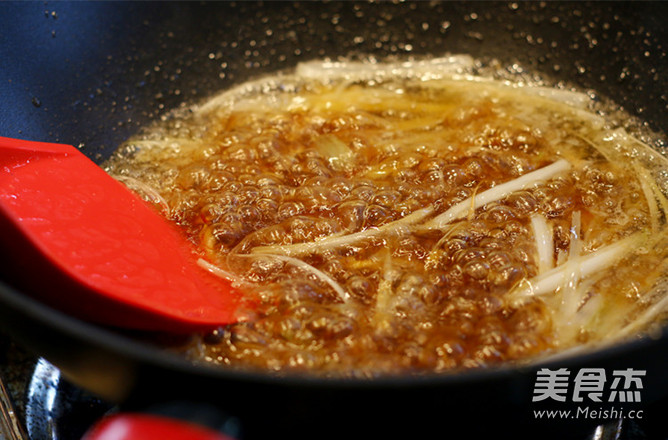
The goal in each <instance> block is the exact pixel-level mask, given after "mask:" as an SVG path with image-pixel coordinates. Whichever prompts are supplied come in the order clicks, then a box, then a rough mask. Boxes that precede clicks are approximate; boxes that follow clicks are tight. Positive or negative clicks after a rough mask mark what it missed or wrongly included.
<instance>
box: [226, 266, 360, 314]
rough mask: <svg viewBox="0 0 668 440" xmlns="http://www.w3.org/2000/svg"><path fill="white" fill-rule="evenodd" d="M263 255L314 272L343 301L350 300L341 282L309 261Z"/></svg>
mask: <svg viewBox="0 0 668 440" xmlns="http://www.w3.org/2000/svg"><path fill="white" fill-rule="evenodd" d="M262 255H263V256H267V257H271V258H275V259H277V260H279V261H283V262H285V263H287V264H291V265H293V266H295V267H298V268H300V269H302V270H305V271H307V272H309V273H311V274H313V275H314V276H315V277H316V278H317V279H319V280H320V281H322V282H324V283H325V284H327V285H329V286H330V287H331V288H332V289H333V290H334V291H335V292H336V294H337V295H338V296H339V298H340V299H341V300H342V301H343V302H347V301H349V300H350V294H349V293H348V292H346V291H345V290H344V289H343V288H342V287H341V285H340V284H339V283H337V282H336V281H334V279H332V277H330V276H329V275H327V274H326V273H324V272H323V271H321V270H318V269H316V268H315V267H313V266H311V265H310V264H308V263H306V262H304V261H302V260H298V259H297V258H292V257H287V256H285V255H274V254H262ZM235 256H236V257H249V258H257V257H254V256H252V255H244V254H239V255H235Z"/></svg>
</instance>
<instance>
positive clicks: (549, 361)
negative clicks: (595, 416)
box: [0, 281, 668, 389]
mask: <svg viewBox="0 0 668 440" xmlns="http://www.w3.org/2000/svg"><path fill="white" fill-rule="evenodd" d="M0 301H1V302H2V303H4V304H7V305H10V306H12V307H13V308H15V309H18V310H21V312H22V313H23V314H24V315H25V317H26V318H28V319H31V320H37V321H39V322H41V323H42V324H45V325H47V326H48V327H50V328H52V329H54V330H57V331H59V332H61V333H63V334H66V335H68V336H69V337H72V338H74V339H81V340H82V341H85V342H88V343H91V344H92V345H94V346H96V347H100V348H102V349H104V350H106V351H109V352H111V353H114V354H117V355H123V356H126V357H128V358H129V359H130V360H132V361H135V362H142V363H146V364H148V365H152V366H156V367H160V368H166V369H169V370H172V371H176V372H179V373H185V374H189V375H196V376H203V377H207V378H211V379H216V380H234V381H247V382H255V383H265V384H271V385H281V386H304V385H308V386H317V387H323V388H329V387H336V388H359V389H370V388H387V387H391V388H403V387H419V386H434V385H439V386H444V385H448V384H452V385H454V384H457V385H463V384H466V383H472V382H476V383H479V382H490V381H495V380H499V379H503V378H508V377H512V376H515V375H527V374H531V373H533V372H535V371H537V370H538V369H540V368H569V367H572V366H576V365H596V364H597V363H600V362H604V361H605V360H608V359H612V358H618V357H621V356H624V355H629V354H631V353H633V352H635V351H641V350H643V349H645V348H647V347H650V346H654V345H661V344H664V345H666V346H667V347H668V324H663V325H662V326H661V329H660V334H658V332H657V334H656V335H648V334H643V335H640V336H638V337H636V338H633V339H629V340H625V341H621V342H617V343H614V344H611V345H608V346H603V347H600V348H594V349H592V350H588V351H586V352H584V353H571V354H565V355H563V356H561V355H559V353H557V355H556V356H554V357H544V358H538V359H535V360H532V361H530V362H527V363H521V364H517V363H502V364H500V365H497V366H489V367H484V368H476V369H461V370H453V371H448V372H429V373H424V374H418V375H415V374H406V375H387V376H379V377H373V378H349V377H328V376H321V375H316V374H313V375H312V374H303V373H301V372H299V373H282V374H272V373H271V372H262V371H260V370H255V369H249V370H247V371H244V370H241V369H237V368H234V369H232V368H224V367H221V366H218V365H211V364H200V363H196V362H192V361H189V360H188V359H186V358H185V357H184V356H179V355H178V354H176V353H169V352H168V351H167V350H165V349H161V348H160V347H157V346H155V345H152V344H148V343H144V342H141V341H138V340H135V339H133V338H131V337H129V336H125V335H122V334H120V333H118V332H116V331H114V330H113V329H112V328H106V327H103V326H100V325H97V324H94V323H91V322H87V321H83V320H81V319H79V318H76V317H74V316H71V315H68V314H66V313H64V312H61V311H59V310H57V309H54V308H52V307H50V306H48V305H46V304H43V303H41V302H39V301H38V300H36V299H34V298H32V297H30V296H28V295H26V294H24V293H22V292H20V291H19V290H18V289H17V288H15V287H13V286H10V285H8V284H6V283H5V282H4V281H0ZM0 326H3V327H5V326H4V325H3V324H1V323H0ZM6 331H7V333H8V335H10V336H11V337H12V338H15V337H16V335H15V334H13V333H12V330H11V329H7V330H6ZM37 355H40V354H39V353H37ZM47 360H48V358H47ZM56 367H58V365H56Z"/></svg>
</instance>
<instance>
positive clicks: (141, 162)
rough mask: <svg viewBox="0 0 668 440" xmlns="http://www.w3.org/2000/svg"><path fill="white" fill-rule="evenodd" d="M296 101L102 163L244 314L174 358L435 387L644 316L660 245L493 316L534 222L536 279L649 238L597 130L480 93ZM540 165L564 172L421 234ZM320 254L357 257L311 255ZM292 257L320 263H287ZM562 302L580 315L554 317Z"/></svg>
mask: <svg viewBox="0 0 668 440" xmlns="http://www.w3.org/2000/svg"><path fill="white" fill-rule="evenodd" d="M296 84H297V85H296V86H294V87H286V88H285V90H281V88H280V87H276V88H275V90H270V91H269V92H267V91H266V90H265V91H263V92H261V93H251V94H250V95H248V96H241V97H239V98H235V99H232V100H231V101H230V102H229V103H228V104H227V105H219V106H217V107H215V108H214V109H213V110H211V109H207V110H206V111H203V110H201V111H200V110H197V109H195V111H194V113H193V114H192V115H188V116H185V117H180V118H177V119H176V120H171V121H168V122H166V123H162V124H160V125H158V126H157V127H156V128H153V129H152V130H151V131H150V132H149V133H148V134H147V135H145V136H144V137H143V138H140V139H135V140H131V141H129V142H128V143H127V145H126V147H125V148H124V149H121V150H120V152H119V154H118V155H117V156H116V157H114V158H113V159H112V160H111V161H110V163H109V168H108V169H109V171H110V172H111V173H113V174H116V175H119V176H126V177H130V178H131V179H136V181H139V182H142V183H141V184H138V185H136V186H135V189H138V190H139V191H140V192H141V190H142V188H144V190H146V188H150V189H151V191H155V192H157V194H159V197H156V196H155V195H154V196H153V197H148V198H150V199H151V200H153V201H154V202H156V200H160V202H161V203H159V205H160V204H162V205H163V208H165V206H164V205H167V207H168V215H169V218H171V219H172V220H173V221H174V222H176V223H178V224H179V225H181V226H182V227H183V229H184V230H185V231H186V232H187V234H188V236H189V237H190V238H191V239H192V240H193V241H194V242H196V243H197V244H198V245H199V246H200V248H201V249H202V257H203V259H205V260H206V261H208V262H209V263H210V264H212V265H215V266H216V267H219V268H222V269H223V270H225V271H226V272H225V273H228V274H230V276H231V277H232V278H233V279H234V281H235V282H237V283H239V285H240V286H241V288H242V289H243V290H244V291H245V292H246V293H247V295H248V296H249V298H250V297H252V298H259V299H260V301H261V306H260V308H259V309H257V310H248V311H246V315H245V316H244V322H240V323H239V324H235V325H230V326H227V327H222V328H220V329H217V330H216V331H214V332H213V333H211V334H208V335H203V336H196V337H195V338H194V340H193V342H192V344H190V345H189V346H188V347H185V348H184V351H185V352H186V354H187V355H188V356H190V357H191V358H193V359H195V360H198V361H205V362H211V363H216V364H222V365H227V366H232V367H243V368H260V369H265V370H267V369H268V370H271V371H302V370H308V371H313V372H318V373H323V374H330V375H344V376H359V377H369V376H375V375H381V374H395V373H421V372H434V371H436V372H438V371H446V370H451V369H454V368H471V367H480V366H488V365H495V364H499V363H501V362H506V361H517V360H527V359H532V358H534V357H536V356H538V355H541V354H544V353H549V352H552V351H556V350H561V349H565V348H568V347H571V346H574V345H576V344H583V343H589V342H596V341H599V340H604V339H605V338H606V337H607V334H608V333H609V332H610V331H611V329H613V330H614V329H623V328H624V327H625V326H626V325H628V323H629V321H630V319H631V318H633V316H635V315H639V314H640V313H641V312H642V310H643V309H644V308H647V307H649V304H651V301H650V299H649V298H650V296H649V294H648V293H647V292H650V290H651V289H652V287H653V286H654V283H655V281H656V280H657V279H659V277H660V276H662V270H663V269H662V268H663V266H664V262H665V240H664V239H662V240H663V243H664V247H663V248H661V246H657V245H656V240H654V241H652V242H651V243H650V242H649V241H647V240H646V239H643V240H644V241H642V244H641V245H639V246H636V247H634V248H631V249H629V250H628V251H627V252H626V256H625V257H624V258H622V259H620V262H615V264H611V265H608V266H606V267H605V268H601V269H600V270H597V271H596V273H595V274H594V275H592V276H590V277H583V278H582V279H577V280H575V282H574V283H571V285H570V287H569V286H568V285H567V284H568V283H567V280H566V278H567V276H566V275H565V276H564V279H565V281H564V283H563V287H559V288H557V289H556V290H555V292H552V293H549V294H546V295H532V296H530V297H528V299H527V298H525V300H523V301H521V302H520V303H517V302H513V301H511V298H512V292H515V291H516V290H517V289H518V286H522V285H523V284H524V283H526V282H528V281H530V280H533V279H535V278H536V277H537V276H538V275H539V272H540V267H539V261H538V256H537V241H536V240H537V239H536V233H535V231H534V230H533V229H532V224H531V218H532V216H539V217H540V218H541V219H543V220H544V221H545V223H546V224H547V225H548V227H549V230H550V231H551V234H550V240H551V241H552V247H551V248H550V252H551V255H550V257H551V258H550V259H551V260H552V261H553V266H558V265H563V264H567V263H568V261H569V253H570V257H574V255H573V254H574V253H580V254H583V255H586V254H591V253H593V252H595V251H596V250H598V249H601V248H602V247H604V246H605V245H608V244H611V243H614V242H617V241H619V240H621V239H623V238H625V237H629V236H631V235H633V234H635V233H638V232H642V231H647V230H651V228H652V227H653V225H654V228H656V225H655V224H654V223H656V222H654V223H653V220H652V217H651V215H650V214H651V213H650V201H649V200H648V199H647V197H645V195H644V194H646V192H643V187H642V182H641V181H640V180H639V179H638V176H637V173H636V172H634V168H633V167H632V166H631V165H630V164H629V163H624V162H623V161H615V160H609V159H610V158H611V157H621V156H624V155H625V153H624V151H623V149H622V150H620V149H619V148H617V149H615V148H609V149H608V150H609V152H608V150H605V149H599V148H598V146H597V145H595V144H605V139H609V137H610V133H611V132H612V131H611V128H609V127H607V126H605V124H601V123H600V122H599V121H597V120H595V119H594V118H593V117H592V118H587V117H584V116H583V113H584V112H583V111H582V110H579V109H574V110H572V111H571V110H568V108H567V106H566V105H563V104H560V105H555V104H554V103H553V102H551V101H549V100H547V99H543V98H536V97H534V96H531V95H528V94H525V93H523V92H522V91H520V90H515V89H512V88H508V87H502V86H499V85H494V84H489V83H485V84H482V83H481V84H476V83H475V82H471V81H464V80H462V81H452V80H446V81H444V80H433V81H411V80H406V79H401V80H395V79H384V80H382V81H335V80H333V81H325V82H318V81H301V82H300V81H298V82H297V83H296ZM606 136H608V137H607V138H606ZM606 156H607V157H606ZM624 157H626V156H624ZM558 159H565V160H567V161H568V163H569V164H570V168H569V170H567V171H565V172H561V173H558V174H557V175H555V176H552V177H551V178H549V179H545V180H541V181H537V182H534V183H532V184H531V185H529V186H528V187H527V188H525V189H522V190H518V191H512V192H511V193H510V194H507V195H505V196H503V197H501V198H500V199H498V200H495V201H492V202H489V203H486V204H484V205H483V206H481V207H479V208H477V209H473V208H472V209H469V210H468V213H466V215H465V216H464V217H462V218H459V219H457V220H455V221H453V222H451V223H449V224H447V225H445V226H439V227H433V225H432V227H429V226H428V225H429V219H431V218H434V217H435V216H438V215H439V214H441V213H443V212H445V211H447V210H448V209H449V208H451V207H452V206H454V205H455V204H457V203H459V202H462V201H465V200H469V199H470V198H472V197H475V196H476V195H478V194H482V193H483V192H485V191H486V190H488V189H490V188H493V187H497V186H498V185H500V184H502V183H504V182H509V181H513V180H514V179H517V178H519V177H521V176H523V175H526V174H528V173H530V172H532V171H535V170H539V169H542V168H544V167H546V166H548V165H550V164H552V163H554V162H555V161H556V160H558ZM144 194H145V195H146V191H144ZM657 197H658V196H657ZM424 208H429V209H430V211H429V212H427V213H426V214H425V216H424V218H422V219H419V220H418V221H415V222H412V221H406V222H405V223H402V219H406V218H407V216H409V215H411V214H415V213H418V212H421V211H420V210H423V209H424ZM576 218H577V219H578V221H579V228H575V227H574V221H575V220H574V219H576ZM409 220H410V219H409ZM664 220H665V218H664ZM395 222H396V223H395ZM395 225H396V227H395ZM660 227H661V229H660V230H659V231H658V236H659V237H664V238H665V233H664V230H663V226H660ZM384 228H385V229H384ZM364 231H380V233H373V234H370V235H369V236H367V237H363V236H360V235H361V234H362V233H363V232H364ZM655 233H657V231H655ZM355 234H357V235H355ZM655 235H656V234H655ZM336 237H355V238H354V239H350V240H351V241H350V242H347V243H346V242H345V241H344V244H336V245H334V244H332V245H331V246H330V245H328V244H327V243H330V242H331V243H335V242H334V241H331V239H332V238H336ZM327 240H330V241H327ZM310 243H320V245H319V246H320V247H317V248H309V247H308V246H306V247H303V248H300V247H299V246H298V245H299V244H310ZM323 243H325V244H324V245H323ZM576 244H577V246H578V249H579V251H577V252H576V251H575V250H573V251H572V250H571V248H572V247H574V246H575V245H576ZM296 245H297V247H295V246H296ZM638 249H641V251H638ZM657 249H659V250H657ZM660 249H663V251H661V250H660ZM662 252H663V253H662ZM575 256H577V255H575ZM294 260H298V261H300V262H301V263H297V262H296V261H294ZM303 263H306V264H303ZM306 265H308V266H306ZM312 269H313V270H312ZM664 269H665V268H664ZM565 273H566V274H568V273H570V272H565ZM571 281H572V280H571ZM569 289H570V290H572V291H573V292H576V296H575V297H576V298H577V301H578V302H577V304H575V306H574V307H573V310H574V313H571V314H569V315H567V316H565V317H564V314H563V313H562V312H563V310H564V302H565V301H566V299H565V298H566V294H567V293H566V292H567V291H569ZM587 304H589V306H587ZM611 310H613V311H614V312H611ZM619 310H627V311H628V310H630V311H632V312H630V313H626V312H625V313H621V312H619Z"/></svg>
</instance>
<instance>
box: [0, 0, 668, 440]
mask: <svg viewBox="0 0 668 440" xmlns="http://www.w3.org/2000/svg"><path fill="white" fill-rule="evenodd" d="M666 12H668V7H667V6H666V5H665V4H663V3H661V2H657V3H652V2H647V3H645V2H637V3H636V2H633V3H627V2H613V3H606V2H595V3H579V2H574V3H570V2H554V3H553V2H530V3H523V2H510V3H506V2H504V3H496V2H492V3H490V2H472V3H450V2H446V3H434V2H407V3H390V2H381V3H353V2H340V3H339V2H331V3H319V2H303V3H282V2H268V3H246V2H240V3H211V4H208V3H191V2H188V3H178V2H169V3H158V2H147V3H143V2H138V3H134V2H118V3H116V2H110V3H107V2H95V3H92V2H91V3H88V2H84V3H79V2H73V3H69V2H54V3H51V2H28V3H23V2H20V3H19V2H17V3H13V2H5V3H3V4H2V8H1V9H0V60H2V61H1V63H0V136H9V137H19V138H25V139H30V140H41V141H50V142H63V143H70V144H74V145H80V144H82V145H83V151H85V152H86V154H88V155H89V157H91V158H93V159H94V160H96V161H97V162H101V161H102V160H104V159H105V158H106V157H108V155H109V154H110V153H111V152H112V151H113V150H114V149H115V148H116V147H117V146H118V145H119V144H120V143H121V142H122V141H123V140H125V139H127V138H128V137H129V136H130V135H132V134H133V133H136V132H137V130H138V129H139V128H140V127H141V126H143V125H145V124H147V123H149V122H150V121H152V120H154V119H156V118H159V117H160V116H161V115H164V114H165V113H166V112H167V111H168V110H169V109H172V108H175V107H177V106H179V105H181V103H184V102H185V103H191V102H197V101H199V100H201V99H204V98H206V97H207V96H209V95H211V94H213V93H215V92H216V91H219V90H221V89H224V88H227V87H229V86H231V85H234V84H237V83H240V82H242V81H244V80H246V79H248V78H251V77H255V76H258V75H262V74H265V73H269V72H273V71H276V70H281V69H286V68H290V67H292V66H294V65H295V64H296V63H298V62H300V61H306V60H310V59H316V58H323V57H330V58H337V57H339V56H352V57H365V56H368V55H371V56H375V57H378V58H385V57H387V56H397V57H401V58H405V57H409V56H425V55H436V56H438V55H443V54H446V53H454V54H457V53H467V54H471V55H472V56H474V57H476V58H479V59H482V60H483V61H484V62H489V61H490V60H491V59H497V60H499V61H500V63H501V64H502V65H504V66H508V69H507V71H508V74H513V75H515V74H517V73H518V71H520V70H521V72H520V73H522V74H526V75H531V72H532V71H534V70H535V71H539V72H541V74H542V75H545V76H547V77H550V78H552V79H553V80H554V81H563V82H564V83H567V84H573V85H576V86H578V87H580V88H584V89H592V90H595V91H596V92H597V94H598V95H599V96H601V97H604V98H610V99H613V100H614V101H616V102H617V103H619V104H620V105H622V106H623V107H624V108H625V109H626V110H627V111H628V112H629V113H631V114H632V115H636V116H639V117H640V118H642V119H643V120H645V121H647V123H648V128H649V129H651V130H654V131H658V132H666V129H667V128H668V123H667V122H668V121H667V120H666V117H665V110H666V106H667V103H668V95H667V94H666V81H667V78H668V72H667V71H666V70H667V65H668V63H666V53H665V50H666V49H665V44H666V42H667V41H668V40H667V39H666V31H665V30H664V27H663V21H664V20H663V18H664V17H665V16H666ZM7 258H11V256H10V255H6V254H1V255H0V262H1V261H2V260H3V259H5V260H6V259H7ZM36 276H39V274H36ZM2 280H3V281H2V284H1V285H0V299H1V301H2V305H1V307H0V319H1V320H2V321H1V322H2V325H3V326H4V327H5V328H6V329H7V330H8V331H9V332H11V334H12V335H14V336H15V337H16V338H17V339H18V340H20V341H22V342H23V343H25V344H26V345H27V346H29V347H30V348H32V349H33V350H35V351H36V352H37V353H39V354H41V355H44V356H45V357H47V358H48V359H49V360H51V361H52V362H54V363H55V364H56V365H58V366H59V367H60V368H62V369H63V371H64V372H65V373H66V374H68V375H69V377H71V378H72V379H73V380H74V381H75V382H77V383H79V384H82V385H84V386H86V387H88V388H90V389H92V390H93V391H95V392H97V393H100V394H101V395H102V396H104V397H106V398H109V399H113V400H116V401H121V402H125V405H127V407H128V408H138V407H142V406H145V405H147V404H150V403H151V402H155V401H160V400H165V399H189V400H205V401H210V402H213V403H216V404H218V405H219V406H222V407H224V408H227V409H228V410H229V411H230V412H232V413H234V414H235V415H237V416H238V417H239V418H240V419H241V420H242V424H244V425H245V426H246V432H247V436H248V437H249V438H258V437H260V436H266V435H269V434H278V432H282V433H283V434H284V433H286V432H289V433H291V434H293V436H295V437H318V436H321V437H322V436H323V433H329V434H337V435H341V434H346V433H351V432H354V433H356V434H359V433H360V432H361V431H364V432H367V433H374V434H375V435H380V434H382V433H385V434H388V433H398V432H402V431H403V432H411V433H413V434H415V433H419V432H432V433H433V432H434V430H435V429H439V430H440V431H439V432H440V433H443V436H445V434H447V433H448V432H452V430H453V429H455V427H466V428H467V429H469V430H470V432H473V433H475V432H478V431H486V432H499V431H501V432H509V431H517V429H518V428H519V423H520V422H526V423H529V424H533V425H540V427H543V425H544V423H547V422H543V421H537V420H536V419H535V417H534V416H533V413H532V411H533V410H534V409H536V407H537V406H536V405H537V404H532V402H531V396H532V391H533V386H534V381H535V377H536V369H537V368H538V367H537V366H527V367H521V368H520V367H512V368H511V367H507V368H501V369H492V370H489V371H487V370H485V371H473V372H467V373H463V374H453V375H445V376H426V377H418V378H416V377H412V378H411V377H403V378H391V379H383V380H374V381H365V382H359V381H352V382H351V381H335V380H321V379H315V378H308V377H290V378H275V377H272V376H269V375H265V374H261V373H252V372H247V373H240V372H232V371H227V370H224V369H213V368H208V367H204V366H197V365H192V364H190V363H188V362H186V361H185V360H183V359H181V358H179V357H177V356H173V355H170V354H169V353H167V352H164V351H162V350H160V349H158V348H156V347H153V346H150V345H148V344H145V343H141V342H137V341H136V340H135V339H133V338H131V337H129V336H128V335H126V334H123V333H121V332H116V331H112V330H109V329H104V328H100V327H96V326H93V325H90V324H87V323H84V322H81V321H78V320H76V319H74V318H71V317H68V316H65V315H63V314H61V313H59V312H57V311H55V310H52V309H49V308H46V307H44V306H42V305H41V304H38V303H36V302H35V301H34V300H32V299H31V298H30V297H28V296H27V295H24V294H22V292H21V289H20V288H17V287H16V286H12V283H11V275H10V274H3V276H2ZM666 348H668V331H666V330H665V329H664V331H663V333H662V334H661V335H656V338H654V339H652V338H646V339H643V340H641V341H638V342H635V343H631V344H626V345H623V346H619V347H615V348H613V349H609V350H605V351H602V352H598V353H593V354H589V355H586V356H579V357H577V356H576V357H571V358H567V359H564V360H555V361H553V363H552V364H548V365H542V366H547V367H548V368H553V369H556V368H569V369H571V370H572V371H577V369H578V368H583V367H587V368H590V367H592V368H593V367H601V368H605V369H606V371H612V370H613V369H627V368H634V369H639V370H646V371H647V376H646V378H645V382H644V385H645V388H644V390H643V399H644V400H643V402H645V403H648V402H650V401H652V400H657V399H661V398H664V399H665V397H666V396H667V395H668V381H667V379H666V377H665V376H666V375H665V371H666V368H667V367H668V354H667V352H668V350H666ZM571 403H572V402H571ZM566 405H569V403H566ZM582 422H583V421H582V420H579V421H573V422H572V423H571V422H570V421H563V420H561V421H559V422H555V423H553V424H552V425H550V426H554V429H555V432H559V430H561V431H562V432H570V431H571V430H576V429H578V427H579V426H581V425H582ZM584 422H585V423H584V424H585V425H587V424H592V423H597V422H598V421H597V420H593V421H592V420H587V421H584ZM360 424H361V425H360ZM360 430H361V431H360ZM354 437H357V436H356V435H355V436H354Z"/></svg>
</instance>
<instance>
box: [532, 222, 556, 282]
mask: <svg viewBox="0 0 668 440" xmlns="http://www.w3.org/2000/svg"><path fill="white" fill-rule="evenodd" d="M531 228H532V230H533V235H534V237H535V239H536V251H537V253H538V274H542V273H544V272H546V271H547V270H549V269H552V268H553V267H554V238H553V233H552V228H551V227H550V226H548V224H547V220H546V219H545V217H544V216H542V215H540V214H534V215H532V216H531Z"/></svg>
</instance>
